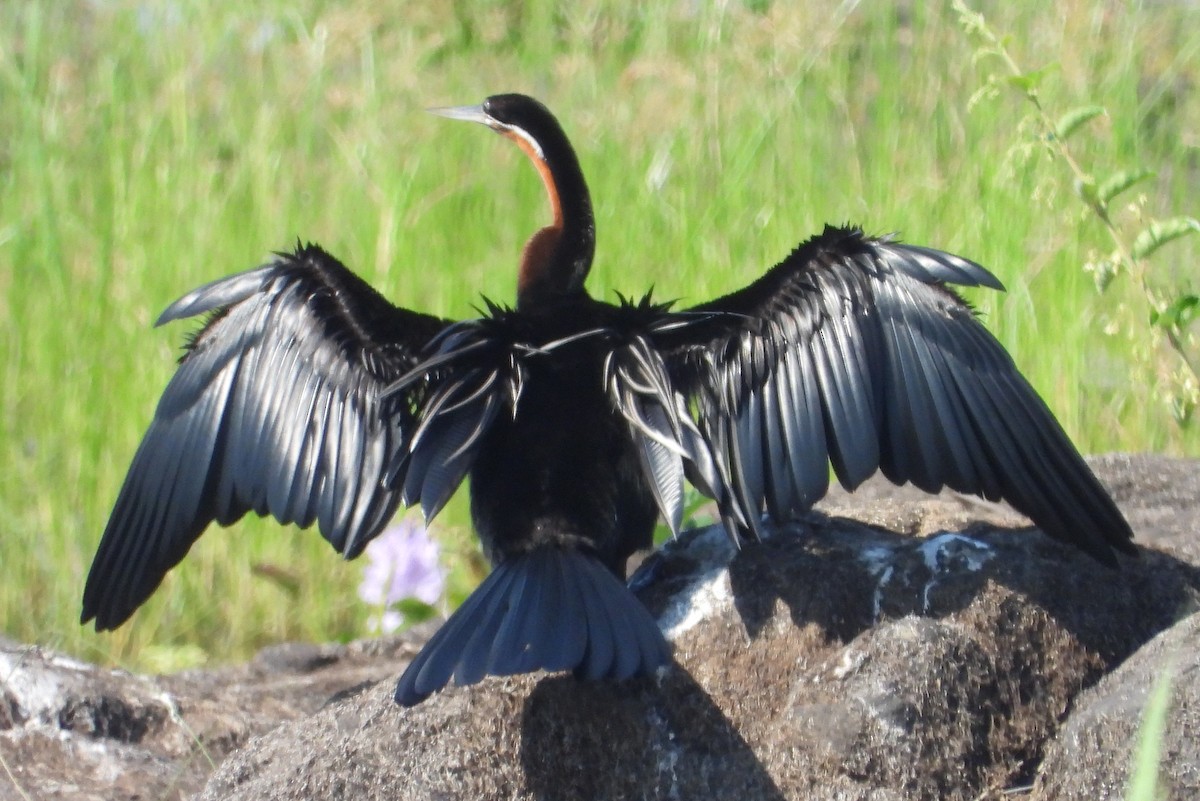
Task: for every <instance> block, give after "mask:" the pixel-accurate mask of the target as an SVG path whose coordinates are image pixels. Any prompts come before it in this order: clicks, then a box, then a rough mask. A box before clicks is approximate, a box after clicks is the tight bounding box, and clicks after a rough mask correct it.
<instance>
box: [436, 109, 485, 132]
mask: <svg viewBox="0 0 1200 801" xmlns="http://www.w3.org/2000/svg"><path fill="white" fill-rule="evenodd" d="M426 111H428V112H429V113H430V114H436V115H438V116H439V117H447V118H449V119H452V120H466V121H467V122H477V123H479V124H480V125H486V126H488V127H489V128H491V127H494V126H495V125H496V122H497V120H496V118H495V117H493V116H492V115H490V114H488V113H487V112H486V111H484V110H483V106H445V107H442V108H430V109H426Z"/></svg>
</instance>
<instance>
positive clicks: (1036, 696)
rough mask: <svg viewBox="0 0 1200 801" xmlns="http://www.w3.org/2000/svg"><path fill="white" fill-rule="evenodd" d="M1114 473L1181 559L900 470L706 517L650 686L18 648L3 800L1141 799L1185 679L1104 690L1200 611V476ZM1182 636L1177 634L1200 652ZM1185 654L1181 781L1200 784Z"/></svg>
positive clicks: (398, 649) (339, 654)
mask: <svg viewBox="0 0 1200 801" xmlns="http://www.w3.org/2000/svg"><path fill="white" fill-rule="evenodd" d="M1093 464H1094V465H1095V466H1096V469H1097V472H1098V473H1099V475H1100V476H1101V478H1102V480H1104V481H1105V482H1106V483H1107V484H1108V486H1109V487H1110V488H1111V489H1112V490H1113V492H1114V495H1115V497H1116V498H1117V500H1118V502H1119V503H1120V505H1121V507H1122V509H1123V510H1124V511H1125V512H1126V514H1127V516H1128V517H1129V519H1130V522H1131V523H1132V524H1133V527H1134V529H1135V531H1136V532H1137V534H1138V539H1139V542H1140V543H1142V544H1146V543H1150V544H1152V545H1153V546H1155V547H1158V548H1161V549H1162V551H1161V552H1157V551H1148V552H1146V553H1144V554H1143V555H1142V557H1141V558H1138V559H1127V558H1122V570H1120V571H1111V570H1108V569H1106V568H1104V567H1102V566H1100V565H1098V564H1096V563H1094V562H1093V561H1092V560H1090V559H1088V558H1087V557H1086V556H1084V555H1082V554H1080V553H1078V552H1076V551H1075V550H1073V549H1071V548H1069V547H1066V546H1061V545H1059V544H1057V543H1055V542H1053V541H1050V540H1048V539H1047V538H1045V537H1044V536H1042V535H1040V534H1038V533H1037V532H1034V531H1030V530H1027V529H1023V528H1021V527H1022V526H1023V525H1025V523H1024V521H1023V520H1022V518H1020V517H1019V516H1018V515H1015V513H1013V512H1012V511H1011V510H1009V509H1007V508H1006V507H1003V506H1000V505H994V504H988V503H985V502H981V501H978V500H977V499H974V498H965V497H961V496H957V495H955V494H953V493H943V494H942V495H941V496H938V497H936V498H934V497H930V496H928V495H925V494H924V493H920V492H917V491H914V490H911V489H909V488H895V487H892V486H891V485H889V484H887V483H886V482H882V481H872V482H868V484H867V485H866V486H865V487H863V488H861V489H860V491H859V492H857V493H855V494H853V495H848V494H846V493H843V492H840V491H835V492H833V493H831V495H830V497H829V498H828V499H827V500H826V501H825V502H824V503H823V504H822V506H821V510H820V511H819V512H815V513H813V514H812V515H810V516H809V517H808V518H807V519H806V520H805V521H803V522H802V523H800V524H797V525H793V526H789V527H787V528H783V529H780V530H778V531H776V532H775V533H774V535H773V536H772V537H770V538H769V539H768V540H767V541H765V542H763V543H761V544H758V545H754V546H748V547H746V548H744V549H742V550H741V551H740V552H736V553H735V552H734V551H733V550H732V548H731V547H730V546H729V544H728V541H727V540H726V539H725V536H724V534H723V533H722V532H720V531H715V530H702V531H695V532H690V533H688V534H685V535H684V536H682V537H681V538H680V539H679V541H678V542H675V543H671V544H669V545H668V546H667V547H666V548H664V549H663V550H661V551H660V552H658V553H656V554H654V555H653V556H651V557H649V558H648V559H646V560H645V562H644V563H643V564H642V566H641V569H640V570H639V573H638V575H637V576H636V580H635V585H636V587H637V591H638V593H639V595H640V596H641V597H642V599H643V600H644V601H645V602H646V604H647V605H648V606H649V608H650V609H651V610H652V611H653V612H654V613H655V614H656V615H657V616H658V617H659V620H660V621H661V622H662V624H663V626H664V628H665V629H666V630H667V631H668V633H669V635H670V637H671V639H672V641H673V643H674V646H675V656H676V665H674V666H672V667H671V668H670V669H665V670H663V671H661V672H660V673H659V675H657V676H655V677H652V678H646V679H639V680H634V681H630V682H626V683H623V684H614V683H603V682H600V683H589V682H579V681H576V680H574V679H573V678H571V677H569V676H567V677H564V676H546V675H535V676H524V677H517V678H509V679H489V680H487V681H485V682H483V683H481V684H479V685H476V686H473V687H469V688H452V689H450V690H448V691H446V692H444V693H441V694H439V695H436V696H434V697H433V698H431V699H429V700H428V701H426V702H425V703H423V704H421V705H419V706H417V707H416V708H413V709H401V708H399V707H397V706H396V705H394V704H393V703H392V700H391V693H392V687H393V683H394V681H395V678H396V676H397V675H398V674H399V672H400V671H401V670H402V669H403V667H404V665H405V664H406V663H407V661H408V659H410V658H411V657H412V655H413V654H415V652H416V649H417V648H418V647H419V645H420V643H421V642H423V640H424V638H425V637H427V636H428V634H429V633H430V631H431V630H432V628H433V627H432V626H428V627H425V628H423V629H420V630H417V631H414V632H411V633H410V634H408V635H405V636H404V637H401V638H396V639H390V640H380V641H371V642H362V643H354V644H351V645H349V646H314V645H296V644H290V645H281V646H276V647H273V648H270V649H267V650H266V651H264V652H263V653H261V654H260V655H259V656H258V657H257V658H256V659H255V660H254V661H253V662H251V663H250V664H248V665H245V666H241V667H237V668H229V669H225V670H219V671H197V672H191V673H186V674H180V675H175V676H163V677H153V678H152V677H142V676H131V675H129V674H126V673H122V672H120V671H109V670H104V669H99V668H95V667H93V666H88V665H83V664H81V663H79V662H76V661H73V660H69V659H65V658H63V657H60V656H57V655H54V654H51V653H49V652H45V651H41V650H38V649H32V648H28V647H23V646H17V645H14V644H5V643H0V755H2V756H3V757H4V762H5V765H6V766H7V767H8V769H9V770H11V771H12V779H11V780H9V781H6V779H7V778H8V777H7V776H0V799H5V801H6V800H7V799H8V798H14V799H17V798H24V797H25V796H22V795H21V793H22V792H23V793H25V794H26V795H27V796H28V797H32V798H45V799H71V800H72V801H75V800H76V799H98V798H105V799H110V798H121V799H135V798H142V799H176V798H187V797H191V796H192V795H193V794H194V793H196V792H197V791H199V790H200V788H201V787H204V789H203V791H202V793H201V796H200V797H201V798H204V799H260V798H272V799H322V798H355V799H373V798H380V799H382V798H387V799H408V798H413V799H416V798H420V799H427V798H456V799H457V798H467V799H470V798H488V799H491V798H497V797H502V798H521V799H524V798H530V799H532V798H538V799H549V800H553V799H570V798H589V799H593V798H594V799H606V798H652V799H656V798H663V799H666V798H671V799H691V798H717V797H726V796H728V797H735V798H755V799H758V798H763V799H780V798H789V799H791V798H821V799H847V800H848V801H849V800H852V799H863V800H864V801H866V800H869V801H901V800H902V799H903V800H907V799H934V798H936V799H995V800H996V801H999V799H1001V798H1007V797H1009V796H1008V795H1006V794H1005V792H1006V790H1010V789H1012V788H1021V787H1025V786H1027V785H1029V784H1030V783H1031V782H1032V781H1033V777H1034V776H1035V775H1038V773H1039V768H1040V770H1041V773H1040V778H1039V785H1038V788H1037V790H1036V792H1037V794H1038V795H1037V798H1039V799H1043V798H1044V799H1047V800H1048V799H1059V798H1062V799H1067V798H1081V799H1082V798H1093V797H1095V798H1103V797H1106V796H1104V795H1103V794H1102V793H1101V789H1103V788H1104V787H1115V788H1117V789H1116V790H1115V795H1111V796H1109V797H1114V798H1116V797H1120V793H1121V789H1122V788H1123V784H1122V782H1123V781H1124V779H1123V775H1124V774H1120V773H1117V772H1113V771H1117V770H1118V769H1123V768H1124V765H1125V764H1127V761H1128V760H1127V758H1126V756H1124V754H1127V751H1124V752H1122V751H1120V748H1121V747H1122V744H1124V747H1125V748H1127V747H1128V746H1127V739H1128V735H1127V734H1123V733H1122V732H1123V731H1124V729H1123V727H1124V726H1126V725H1132V726H1134V727H1135V728H1136V726H1137V723H1138V721H1140V711H1139V710H1140V709H1141V703H1142V702H1143V700H1144V689H1145V685H1148V684H1149V683H1150V681H1149V680H1148V679H1146V678H1145V677H1146V676H1151V675H1154V672H1155V671H1156V670H1157V668H1155V667H1154V666H1153V662H1151V663H1150V664H1149V665H1148V666H1147V667H1145V668H1144V670H1145V671H1146V672H1144V673H1140V674H1135V675H1134V676H1133V678H1132V679H1131V680H1130V683H1129V685H1128V688H1127V689H1126V690H1120V691H1117V694H1116V695H1112V696H1104V695H1103V693H1104V692H1107V690H1105V689H1104V688H1106V687H1108V686H1109V684H1110V683H1111V684H1112V685H1114V686H1116V685H1117V684H1118V678H1119V677H1120V676H1122V675H1123V673H1124V672H1126V671H1131V670H1133V669H1134V666H1136V665H1138V664H1141V660H1142V659H1143V656H1144V655H1143V654H1142V653H1137V654H1135V655H1134V656H1132V657H1131V656H1130V655H1131V654H1134V652H1135V651H1137V649H1138V648H1139V647H1141V646H1142V645H1143V644H1144V643H1146V642H1147V641H1148V640H1150V639H1151V638H1152V637H1154V635H1155V634H1157V633H1158V632H1160V631H1163V630H1164V629H1168V628H1169V627H1170V626H1171V625H1172V623H1173V622H1174V621H1176V620H1177V619H1178V618H1179V617H1180V616H1181V614H1183V613H1184V612H1186V611H1187V610H1190V609H1194V608H1196V606H1197V604H1196V597H1197V594H1198V592H1200V590H1198V588H1200V570H1198V569H1197V568H1196V567H1194V565H1195V564H1197V563H1200V553H1198V551H1197V547H1198V546H1197V543H1196V542H1195V541H1194V538H1193V537H1191V536H1190V535H1191V534H1192V533H1193V532H1194V530H1195V522H1194V521H1195V520H1196V518H1197V512H1198V511H1200V509H1198V507H1200V470H1197V467H1198V466H1200V464H1198V463H1197V462H1195V461H1185V460H1174V459H1166V458H1161V457H1127V456H1112V457H1102V458H1100V459H1098V460H1095V461H1094V462H1093ZM1188 625H1192V626H1194V625H1195V624H1194V623H1189V624H1188ZM1181 631H1184V633H1183V634H1178V635H1176V634H1174V633H1172V634H1168V635H1164V636H1166V637H1171V636H1176V637H1179V638H1182V639H1183V640H1185V641H1186V642H1189V643H1190V644H1191V646H1192V647H1191V649H1190V653H1196V652H1197V651H1196V648H1195V641H1194V637H1195V635H1194V633H1190V632H1192V631H1193V629H1181ZM1188 637H1191V638H1192V639H1191V640H1187V638H1188ZM1158 643H1159V641H1158V640H1155V641H1154V644H1153V645H1151V646H1149V648H1148V650H1147V652H1146V653H1147V654H1148V655H1149V656H1146V658H1147V659H1153V658H1155V657H1154V656H1153V654H1154V653H1155V652H1156V651H1155V649H1158V650H1159V651H1161V650H1163V647H1162V646H1159V645H1158ZM1126 660H1128V662H1127V665H1126V667H1123V668H1121V669H1120V670H1118V671H1117V672H1116V673H1114V674H1113V676H1112V677H1111V679H1110V680H1108V681H1105V682H1102V683H1101V684H1100V685H1099V686H1098V687H1096V688H1095V689H1094V690H1091V691H1089V692H1086V693H1085V690H1087V688H1089V687H1092V686H1093V685H1096V683H1097V682H1098V681H1100V680H1101V678H1102V677H1103V676H1104V675H1105V674H1107V673H1109V672H1110V671H1113V669H1114V668H1117V666H1118V665H1121V663H1122V662H1125V661H1126ZM1179 664H1180V665H1181V666H1186V667H1188V672H1185V673H1184V674H1181V677H1180V679H1179V681H1178V688H1177V692H1178V693H1180V694H1179V695H1177V708H1176V709H1175V711H1173V713H1172V714H1173V717H1172V726H1173V727H1178V729H1177V730H1176V729H1175V728H1173V729H1171V730H1170V732H1169V736H1170V737H1172V738H1175V739H1173V740H1171V741H1170V742H1173V743H1174V742H1177V743H1180V745H1172V746H1171V747H1170V748H1168V749H1167V767H1166V768H1165V771H1166V772H1167V775H1168V776H1170V777H1171V779H1170V780H1171V782H1174V784H1172V787H1176V788H1180V789H1178V791H1177V793H1178V794H1177V795H1176V796H1174V797H1178V798H1184V797H1189V794H1194V792H1195V789H1196V784H1195V782H1194V780H1192V779H1188V778H1187V777H1189V776H1192V775H1194V771H1195V770H1196V767H1195V766H1196V765H1197V764H1198V763H1197V759H1196V757H1195V753H1194V749H1190V748H1189V747H1186V743H1188V742H1191V741H1194V740H1195V736H1194V735H1195V733H1196V732H1195V728H1194V722H1192V721H1193V718H1192V717H1191V714H1192V713H1191V712H1180V711H1179V710H1180V709H1183V710H1191V709H1194V708H1195V707H1194V705H1191V703H1192V702H1191V701H1190V700H1189V699H1190V697H1191V696H1190V693H1191V689H1190V686H1191V685H1190V684H1189V682H1190V681H1191V678H1190V677H1192V674H1193V673H1195V671H1194V670H1191V662H1189V661H1187V660H1186V659H1184V660H1181V661H1180V662H1179ZM1139 683H1140V684H1141V685H1142V687H1141V690H1139V689H1138V685H1139ZM1121 686H1125V685H1121ZM1138 692H1141V693H1142V694H1141V695H1139V694H1138ZM1081 693H1084V694H1082V695H1081ZM1121 693H1124V694H1121ZM1097 698H1108V699H1109V700H1093V699H1097ZM1093 706H1095V707H1096V708H1097V709H1098V710H1099V711H1097V712H1089V710H1090V709H1092V708H1093ZM1072 708H1078V710H1079V711H1078V712H1076V713H1075V715H1079V716H1085V717H1080V718H1079V722H1076V720H1075V719H1074V717H1073V718H1072V719H1070V720H1068V721H1067V723H1066V725H1065V726H1064V724H1063V721H1064V719H1066V718H1067V715H1068V711H1069V710H1071V709H1072ZM1086 715H1091V716H1092V717H1090V718H1089V717H1086ZM1060 729H1061V734H1060V733H1059V732H1060ZM1072 732H1077V733H1076V734H1072ZM1123 738H1124V739H1123ZM1047 748H1049V752H1047ZM1088 749H1092V750H1088ZM1118 763H1119V764H1118ZM217 766H219V767H217ZM1105 766H1107V768H1111V770H1110V772H1108V773H1105V772H1104V770H1105V769H1106V767H1105ZM214 768H215V770H214ZM1085 768H1086V769H1085ZM1076 773H1078V774H1084V773H1086V774H1087V775H1088V776H1089V777H1094V779H1095V781H1094V782H1093V783H1091V784H1087V783H1084V782H1083V779H1082V778H1081V777H1080V776H1075V775H1073V774H1076ZM210 774H211V776H210ZM1076 780H1078V781H1076ZM206 781H207V786H205V782H206ZM1189 781H1191V782H1192V783H1190V784H1189V783H1188V782H1189ZM1072 782H1074V783H1072ZM15 787H20V788H21V790H20V791H17V790H16V789H15ZM1097 788H1101V789H1097ZM1072 793H1073V794H1072Z"/></svg>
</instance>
